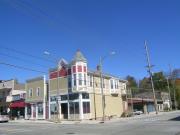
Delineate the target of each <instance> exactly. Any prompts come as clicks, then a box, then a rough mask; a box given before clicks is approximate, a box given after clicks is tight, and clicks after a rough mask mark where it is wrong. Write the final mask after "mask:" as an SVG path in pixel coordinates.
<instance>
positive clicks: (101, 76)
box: [99, 57, 105, 122]
mask: <svg viewBox="0 0 180 135" xmlns="http://www.w3.org/2000/svg"><path fill="white" fill-rule="evenodd" d="M99 66H100V78H101V96H102V112H103V117H102V122H104V120H105V100H104V90H103V75H102V58H101V57H100V62H99Z"/></svg>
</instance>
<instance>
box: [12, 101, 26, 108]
mask: <svg viewBox="0 0 180 135" xmlns="http://www.w3.org/2000/svg"><path fill="white" fill-rule="evenodd" d="M25 105H26V103H25V102H24V101H18V102H13V103H11V104H10V106H9V107H10V108H23V107H25Z"/></svg>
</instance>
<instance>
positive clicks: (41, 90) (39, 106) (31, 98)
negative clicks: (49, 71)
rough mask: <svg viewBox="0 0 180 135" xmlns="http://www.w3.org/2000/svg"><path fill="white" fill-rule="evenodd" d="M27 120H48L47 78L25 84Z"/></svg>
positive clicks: (41, 77)
mask: <svg viewBox="0 0 180 135" xmlns="http://www.w3.org/2000/svg"><path fill="white" fill-rule="evenodd" d="M25 90H26V99H25V102H26V106H25V119H47V118H48V112H49V111H48V108H49V107H48V95H47V94H48V84H47V82H46V78H45V76H40V77H35V78H32V79H28V80H27V81H26V84H25Z"/></svg>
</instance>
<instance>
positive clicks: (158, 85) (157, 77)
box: [153, 72, 167, 91]
mask: <svg viewBox="0 0 180 135" xmlns="http://www.w3.org/2000/svg"><path fill="white" fill-rule="evenodd" d="M153 82H154V89H155V90H160V91H167V80H166V77H165V76H164V74H163V72H157V73H154V74H153Z"/></svg>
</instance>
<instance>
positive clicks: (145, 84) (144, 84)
mask: <svg viewBox="0 0 180 135" xmlns="http://www.w3.org/2000/svg"><path fill="white" fill-rule="evenodd" d="M139 87H140V89H141V90H142V89H151V82H150V78H147V77H144V78H143V79H142V80H140V83H139Z"/></svg>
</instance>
